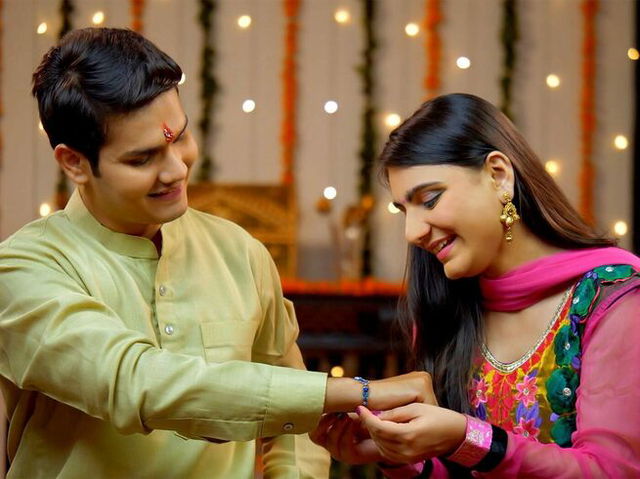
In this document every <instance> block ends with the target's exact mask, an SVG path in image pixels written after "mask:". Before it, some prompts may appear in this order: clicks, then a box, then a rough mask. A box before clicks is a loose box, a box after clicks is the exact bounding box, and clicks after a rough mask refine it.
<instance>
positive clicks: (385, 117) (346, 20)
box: [34, 7, 640, 237]
mask: <svg viewBox="0 0 640 479" xmlns="http://www.w3.org/2000/svg"><path fill="white" fill-rule="evenodd" d="M333 18H334V21H335V22H336V23H337V24H338V25H339V26H341V27H347V26H348V25H350V24H351V23H352V19H353V16H352V13H351V11H350V10H349V9H348V8H345V7H340V8H337V9H336V10H335V11H334V13H333ZM80 20H81V19H80ZM88 20H89V23H90V24H92V25H95V26H100V25H103V24H105V22H106V21H107V20H108V19H107V18H106V15H105V13H104V11H102V10H97V11H95V12H93V13H91V14H90V18H88ZM233 21H234V22H235V23H236V25H237V27H238V28H240V29H242V30H248V29H250V28H251V27H252V25H253V22H254V19H253V18H252V16H251V15H249V14H246V13H245V14H242V15H240V16H238V17H237V18H234V19H233ZM81 23H82V22H81ZM423 25H424V22H423V21H422V20H421V19H415V20H412V21H410V22H407V23H406V24H405V25H404V35H406V37H407V38H416V37H421V36H423V35H425V33H426V32H425V31H423ZM34 30H35V33H36V34H37V35H45V34H46V33H47V32H48V31H49V30H50V22H48V21H39V22H37V25H36V26H35V29H34ZM626 56H627V58H628V59H629V60H630V61H638V60H639V59H640V53H639V52H638V50H637V49H636V48H635V47H630V48H628V50H627V52H626ZM446 61H453V62H454V63H455V65H456V67H457V68H458V69H460V70H462V71H472V70H473V62H474V61H475V60H474V59H473V58H470V57H469V56H465V55H461V56H459V57H457V58H454V59H448V60H447V58H446V57H444V58H443V63H444V62H446ZM544 78H545V84H544V86H546V88H548V89H549V90H550V91H561V90H562V87H563V76H562V73H561V72H554V71H552V72H548V74H547V75H546V76H545V77H544ZM185 80H186V76H185V75H184V74H183V78H182V80H181V82H180V83H181V84H182V83H184V82H185ZM258 103H259V99H258V98H253V97H250V96H245V97H244V100H243V101H242V103H241V105H239V108H240V109H241V110H242V111H243V112H244V113H245V114H252V113H253V112H254V111H255V109H256V108H257V105H258ZM339 110H340V104H339V101H338V100H337V99H335V98H329V99H327V100H326V101H325V102H324V104H323V105H322V111H324V113H326V114H327V115H334V114H336V113H337V112H338V111H339ZM379 116H380V122H381V124H382V125H384V127H385V129H386V130H387V131H390V130H391V129H393V128H395V127H397V126H398V125H399V124H400V123H401V122H402V120H403V118H402V116H401V115H400V114H399V113H397V112H394V111H387V112H382V113H379ZM38 127H39V130H40V132H42V133H44V130H43V128H42V124H39V126H38ZM609 142H610V143H609V144H610V145H611V148H612V149H613V150H614V151H624V150H626V149H627V148H629V139H628V138H627V136H626V135H625V134H624V133H621V132H620V133H615V134H613V135H612V136H611V138H610V140H609ZM563 163H564V162H563V159H562V158H559V157H552V158H549V159H547V160H546V161H545V163H544V166H545V169H546V171H547V172H548V173H549V174H550V175H551V176H553V177H556V178H557V177H560V176H561V175H562V174H563ZM320 189H321V190H322V196H323V197H324V198H325V199H326V200H327V201H329V202H330V201H332V200H334V199H335V198H336V197H337V196H338V194H339V191H338V190H337V189H336V187H335V186H334V185H325V186H324V187H320ZM385 206H386V209H387V211H388V212H389V213H390V214H398V213H399V210H398V209H397V208H395V207H394V206H393V204H392V203H388V204H387V205H385ZM52 210H53V207H52V205H51V204H50V203H49V202H43V203H41V205H40V207H39V214H40V215H41V216H47V215H48V214H50V213H51V212H52ZM628 230H629V227H628V224H627V222H626V221H624V220H622V219H618V220H615V221H614V222H613V224H612V226H611V231H612V232H613V234H615V235H616V236H618V237H622V236H624V235H626V234H627V233H628Z"/></svg>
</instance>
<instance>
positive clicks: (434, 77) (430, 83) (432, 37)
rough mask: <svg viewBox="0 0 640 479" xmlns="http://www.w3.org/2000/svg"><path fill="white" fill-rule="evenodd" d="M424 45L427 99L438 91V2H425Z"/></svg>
mask: <svg viewBox="0 0 640 479" xmlns="http://www.w3.org/2000/svg"><path fill="white" fill-rule="evenodd" d="M424 5H425V15H424V26H425V31H426V35H425V43H424V48H425V51H426V53H427V65H426V66H427V68H426V71H425V76H424V89H425V90H426V92H427V98H431V97H434V96H436V95H437V94H438V90H439V89H440V60H441V59H442V41H441V40H440V32H439V31H438V26H439V25H440V22H441V21H442V10H441V8H440V0H425V4H424Z"/></svg>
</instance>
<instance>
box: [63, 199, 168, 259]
mask: <svg viewBox="0 0 640 479" xmlns="http://www.w3.org/2000/svg"><path fill="white" fill-rule="evenodd" d="M64 213H65V215H66V216H67V217H68V218H69V220H70V221H71V223H73V224H74V225H75V226H77V227H78V228H80V229H81V230H83V231H85V232H87V233H88V234H89V235H91V236H92V237H94V238H96V239H97V240H98V241H99V242H100V243H101V244H102V245H103V246H105V247H106V248H107V249H109V250H111V251H113V252H115V253H118V254H122V255H125V256H130V257H132V258H144V259H158V258H159V255H158V251H157V250H156V247H155V245H154V244H153V241H151V240H150V239H148V238H143V237H141V236H133V235H128V234H125V233H118V232H117V231H113V230H111V229H109V228H107V227H105V226H103V225H102V224H100V222H99V221H98V220H97V219H96V218H95V217H94V216H93V215H92V214H91V212H90V211H89V210H88V209H87V207H86V206H85V204H84V201H83V200H82V197H81V196H80V192H79V191H78V190H77V189H76V190H75V191H74V192H73V194H72V195H71V198H69V202H68V203H67V206H66V207H65V209H64ZM177 221H178V220H174V221H172V222H170V223H167V224H164V225H162V226H161V231H162V254H163V255H166V254H167V253H169V252H170V251H171V249H172V247H173V245H174V243H175V242H174V241H172V240H171V237H172V234H171V233H172V231H173V230H174V229H175V228H177V225H176V224H175V223H176V222H177Z"/></svg>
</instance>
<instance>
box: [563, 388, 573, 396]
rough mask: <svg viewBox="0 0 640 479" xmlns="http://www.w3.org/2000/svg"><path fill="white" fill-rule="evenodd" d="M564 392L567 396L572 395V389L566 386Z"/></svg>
mask: <svg viewBox="0 0 640 479" xmlns="http://www.w3.org/2000/svg"><path fill="white" fill-rule="evenodd" d="M562 394H563V395H564V396H566V397H569V396H571V389H569V388H564V389H563V390H562Z"/></svg>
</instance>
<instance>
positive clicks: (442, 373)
mask: <svg viewBox="0 0 640 479" xmlns="http://www.w3.org/2000/svg"><path fill="white" fill-rule="evenodd" d="M496 150H497V151H500V152H502V153H504V154H505V155H506V156H507V157H508V158H509V159H510V160H511V163H512V165H513V169H514V176H515V188H514V199H513V202H514V203H515V205H516V207H517V208H518V212H519V214H520V216H521V218H522V222H523V224H524V225H525V226H526V227H527V228H528V229H529V230H530V231H531V232H533V234H535V235H536V236H537V237H538V238H540V239H541V240H543V241H544V242H546V243H548V244H550V245H553V246H557V247H560V248H565V249H579V248H588V247H593V246H603V245H611V244H613V243H614V241H613V240H611V239H609V238H606V237H604V236H602V235H599V234H597V233H596V232H595V231H594V230H593V228H591V227H590V226H589V225H588V224H587V223H585V221H584V220H583V219H582V218H581V217H580V215H579V214H578V213H577V211H576V210H575V209H574V208H573V207H572V206H571V205H570V203H569V201H568V200H567V198H566V197H565V195H564V194H563V193H562V192H561V191H560V189H559V188H558V186H557V185H556V183H555V182H554V181H553V179H552V178H551V177H550V176H549V175H548V174H547V172H546V171H545V169H544V168H543V166H542V164H541V162H540V161H539V159H538V157H537V156H536V154H535V153H534V152H533V150H532V149H531V147H530V146H529V145H528V144H527V142H526V141H525V140H524V138H523V137H522V135H521V134H520V133H519V132H518V131H517V130H516V128H515V127H514V126H513V124H512V123H511V121H509V119H508V118H507V117H506V116H505V115H503V114H502V113H501V112H500V111H499V110H498V109H497V108H495V107H494V106H493V105H491V104H490V103H488V102H486V101H485V100H483V99H481V98H478V97H476V96H473V95H468V94H460V93H458V94H451V95H444V96H440V97H437V98H434V99H432V100H429V101H427V102H426V103H424V104H423V105H422V106H421V107H420V108H419V109H418V110H417V111H416V112H415V113H414V114H413V115H412V116H411V117H410V118H408V119H407V120H406V121H405V122H404V123H403V124H402V125H400V126H399V127H398V128H396V129H395V130H394V131H393V132H392V133H391V135H390V136H389V140H388V142H387V144H386V145H385V147H384V150H383V151H382V155H381V156H380V172H381V175H382V177H383V179H384V180H386V179H387V171H388V168H390V167H394V168H395V167H400V168H403V167H411V166H417V165H437V164H450V165H456V166H463V167H468V168H475V169H481V168H482V167H483V165H484V162H485V159H486V157H487V155H488V154H489V153H491V152H492V151H496ZM496 214H498V212H496ZM405 276H406V278H405V281H406V284H407V294H406V297H404V298H403V299H402V300H401V302H400V315H399V321H400V326H401V328H402V331H403V333H404V336H405V338H406V340H407V344H408V346H409V349H410V355H411V356H412V357H413V358H414V364H413V366H415V367H418V368H422V369H424V370H426V371H428V372H430V373H431V374H432V376H433V381H434V389H435V393H436V396H437V398H438V402H439V403H440V405H441V406H444V407H448V408H450V409H453V410H456V411H460V412H470V410H469V397H468V391H469V380H470V378H469V372H470V369H471V364H472V361H473V356H474V354H475V353H476V351H477V347H478V345H479V344H480V341H481V340H482V335H483V330H482V314H483V309H482V297H481V294H480V287H479V284H478V278H477V277H473V278H463V279H457V280H450V279H448V278H447V277H446V276H445V274H444V268H443V265H442V263H440V261H438V259H437V258H436V257H435V256H434V255H432V254H430V253H428V252H427V251H425V250H423V249H421V248H418V247H416V246H409V254H408V259H407V269H406V275H405Z"/></svg>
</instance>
